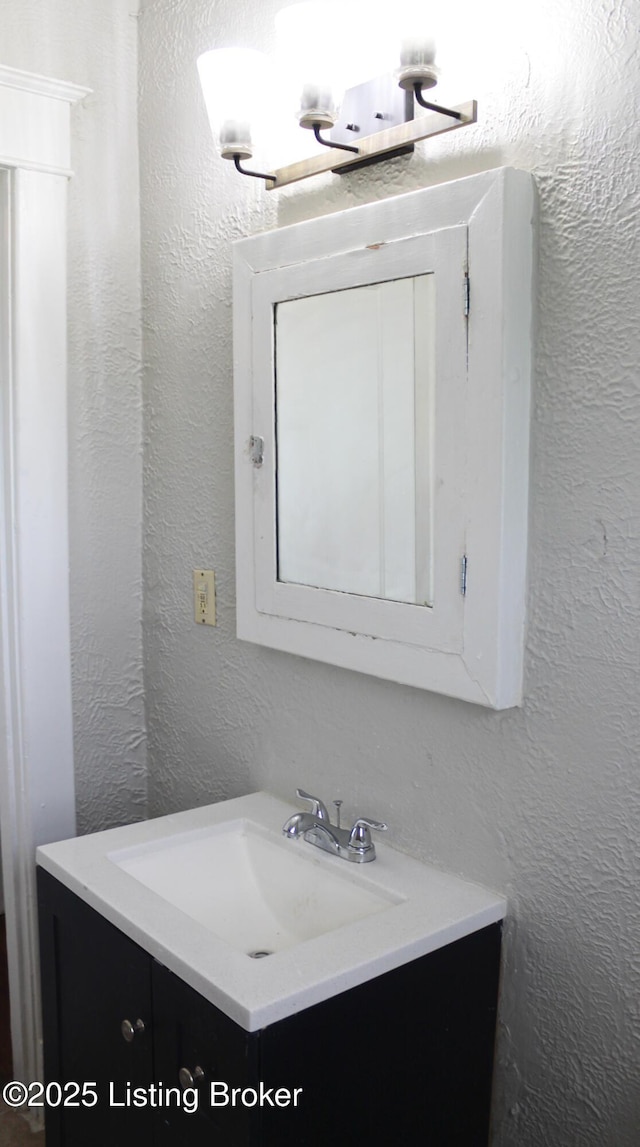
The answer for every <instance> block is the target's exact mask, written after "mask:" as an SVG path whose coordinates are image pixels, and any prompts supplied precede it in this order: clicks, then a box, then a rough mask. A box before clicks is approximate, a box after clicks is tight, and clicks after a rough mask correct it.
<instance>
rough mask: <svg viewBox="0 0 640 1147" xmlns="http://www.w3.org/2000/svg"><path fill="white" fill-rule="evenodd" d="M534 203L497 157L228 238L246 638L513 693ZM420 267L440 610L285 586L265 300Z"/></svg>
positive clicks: (497, 700)
mask: <svg viewBox="0 0 640 1147" xmlns="http://www.w3.org/2000/svg"><path fill="white" fill-rule="evenodd" d="M534 214H535V194H534V185H533V180H532V178H531V176H530V175H528V174H527V173H525V172H520V171H515V170H513V169H509V168H500V169H498V170H495V171H491V172H485V173H483V174H481V175H475V176H471V177H469V178H467V179H462V180H458V181H456V182H454V183H450V184H442V185H440V186H436V187H431V188H425V189H422V190H420V191H416V192H411V193H409V194H408V195H402V196H398V197H396V198H393V199H387V200H384V201H382V202H380V203H372V204H367V205H365V206H362V207H356V208H353V209H350V210H348V211H344V212H339V213H337V214H334V215H328V216H324V217H322V218H320V219H314V220H309V221H306V222H303V223H298V224H294V225H293V226H290V227H286V228H281V229H280V230H276V231H273V232H268V233H265V234H262V235H257V236H253V237H250V238H248V239H242V240H239V241H238V242H237V243H235V244H234V406H235V441H236V447H235V454H236V562H237V565H236V587H237V633H238V637H239V638H241V639H243V640H248V641H253V642H257V643H258V644H261V645H266V646H269V647H271V648H275V649H279V650H284V651H286V652H289V653H295V654H298V655H301V656H304V657H311V658H314V659H318V660H321V661H325V662H329V663H331V664H335V665H339V666H343V667H345V668H349V669H354V670H358V671H360V672H365V673H370V674H373V675H375V676H378V677H383V678H387V679H390V680H393V681H396V682H401V683H404V684H408V685H413V686H417V687H419V688H423V689H429V690H432V691H434V692H438V693H444V694H447V695H449V696H453V697H458V698H461V699H463V700H466V701H471V702H475V703H477V704H481V705H485V706H489V707H492V708H496V709H502V708H508V707H511V706H513V705H517V704H520V703H521V700H522V678H523V646H524V631H525V613H526V558H527V507H528V474H529V405H530V376H531V353H532V295H533V233H534ZM425 272H427V273H429V272H433V273H435V275H436V293H437V299H438V302H437V319H436V357H437V367H436V384H435V385H436V420H435V439H434V451H435V459H436V463H435V465H436V487H437V490H438V494H437V499H438V500H437V502H436V506H435V509H434V517H435V519H436V526H435V532H436V541H437V544H436V546H435V557H434V587H435V592H434V605H433V608H431V607H426V606H423V605H414V604H410V603H400V602H391V601H386V600H381V599H377V598H362V597H358V596H357V595H352V594H344V593H337V592H334V591H330V590H322V589H316V588H314V587H311V586H300V585H289V584H288V583H282V582H278V580H277V548H276V547H277V540H276V470H275V409H274V403H275V354H274V327H273V324H274V311H275V307H276V305H277V303H278V302H281V301H283V300H286V299H290V298H299V297H302V296H305V297H306V296H308V295H313V294H317V293H318V292H319V291H327V290H339V289H343V288H344V287H345V286H353V285H364V284H366V283H371V282H378V281H381V280H384V279H392V278H402V277H407V276H409V275H415V274H420V273H425ZM467 300H470V303H469V305H467ZM452 364H453V365H452ZM256 440H257V441H258V442H262V447H261V450H262V456H261V458H258V455H257V454H256V447H255V443H256ZM315 464H321V459H318V460H315Z"/></svg>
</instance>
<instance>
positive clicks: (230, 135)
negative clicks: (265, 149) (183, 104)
mask: <svg viewBox="0 0 640 1147" xmlns="http://www.w3.org/2000/svg"><path fill="white" fill-rule="evenodd" d="M198 72H199V75H200V83H201V84H202V92H203V95H204V102H205V105H206V108H207V115H208V116H209V123H210V124H211V131H212V133H213V138H214V140H215V143H216V146H217V147H218V149H219V151H220V154H221V155H222V157H223V159H233V158H234V157H235V156H238V157H239V158H240V159H248V158H249V157H250V156H251V155H253V150H254V148H253V138H252V130H253V133H254V134H255V132H256V131H257V132H258V134H259V132H260V129H261V127H262V126H263V124H264V121H265V119H266V115H265V100H266V99H267V93H268V90H269V89H268V72H269V65H268V61H267V58H266V56H264V55H263V54H262V52H256V51H254V50H253V49H252V48H213V49H212V50H211V51H209V52H204V53H203V54H202V55H201V56H200V57H199V58H198Z"/></svg>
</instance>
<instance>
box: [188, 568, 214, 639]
mask: <svg viewBox="0 0 640 1147" xmlns="http://www.w3.org/2000/svg"><path fill="white" fill-rule="evenodd" d="M193 613H194V618H195V620H196V622H197V623H198V625H215V624H216V575H215V573H214V571H213V570H194V571H193Z"/></svg>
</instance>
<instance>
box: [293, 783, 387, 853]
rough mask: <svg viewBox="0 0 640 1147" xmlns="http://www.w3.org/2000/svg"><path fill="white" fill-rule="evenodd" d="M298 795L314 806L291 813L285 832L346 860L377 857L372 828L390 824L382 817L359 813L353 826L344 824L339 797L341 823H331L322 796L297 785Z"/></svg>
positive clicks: (337, 802)
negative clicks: (341, 826) (341, 825)
mask: <svg viewBox="0 0 640 1147" xmlns="http://www.w3.org/2000/svg"><path fill="white" fill-rule="evenodd" d="M296 796H298V797H299V798H300V800H303V801H309V802H310V804H311V809H310V810H309V811H308V812H296V813H294V814H293V816H290V817H289V819H288V820H286V821H285V823H284V824H283V826H282V831H283V833H284V835H285V836H289V837H291V839H292V840H297V839H298V837H301V836H302V837H303V838H304V839H305V840H306V841H307V842H308V843H309V844H314V845H315V846H316V848H322V849H324V851H325V852H330V853H332V854H333V855H334V856H340V857H342V859H343V860H352V861H354V862H355V863H356V864H366V863H368V862H369V861H370V860H375V858H376V848H375V845H374V843H373V841H372V839H371V829H372V828H374V829H376V830H377V831H378V832H384V831H385V830H386V828H387V826H386V824H383V823H382V821H379V820H370V819H369V818H368V817H366V816H361V817H358V819H357V820H355V821H354V822H353V824H352V826H351V828H340V805H341V804H342V801H335V802H334V803H335V805H336V807H337V809H338V824H337V825H334V824H332V823H331V817H330V816H329V813H328V812H327V808H326V805H324V804H323V803H322V801H321V800H319V799H318V797H312V796H311V794H310V793H305V792H304V791H303V790H302V789H296Z"/></svg>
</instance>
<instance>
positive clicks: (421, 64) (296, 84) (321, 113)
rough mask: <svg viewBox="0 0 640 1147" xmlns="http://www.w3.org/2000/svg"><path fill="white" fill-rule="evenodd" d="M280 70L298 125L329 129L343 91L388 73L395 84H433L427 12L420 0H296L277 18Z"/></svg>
mask: <svg viewBox="0 0 640 1147" xmlns="http://www.w3.org/2000/svg"><path fill="white" fill-rule="evenodd" d="M276 37H277V51H278V56H279V70H280V71H281V72H283V73H284V72H287V73H288V75H289V77H290V84H291V91H292V99H294V100H297V101H298V119H299V121H300V123H301V124H302V126H303V127H311V126H313V124H314V123H321V124H322V126H323V127H330V126H331V125H332V124H333V123H335V120H336V118H337V115H338V111H339V106H340V102H341V99H342V96H343V93H344V91H345V90H346V89H347V88H351V87H355V86H357V85H358V84H362V83H365V82H366V81H367V80H370V79H374V78H375V77H377V76H379V75H383V74H388V73H390V72H394V71H395V72H396V74H397V78H398V83H399V84H400V86H401V87H404V88H412V87H413V85H414V83H420V84H421V85H422V87H424V88H429V87H433V85H434V84H435V83H436V82H437V78H438V68H437V66H436V62H435V61H436V43H435V36H434V25H433V15H432V9H431V7H430V5H428V4H425V2H424V0H394V3H393V4H392V5H389V3H388V0H324V2H322V0H303V2H301V3H297V4H291V5H289V7H287V8H283V9H281V10H280V12H278V14H277V16H276Z"/></svg>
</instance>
